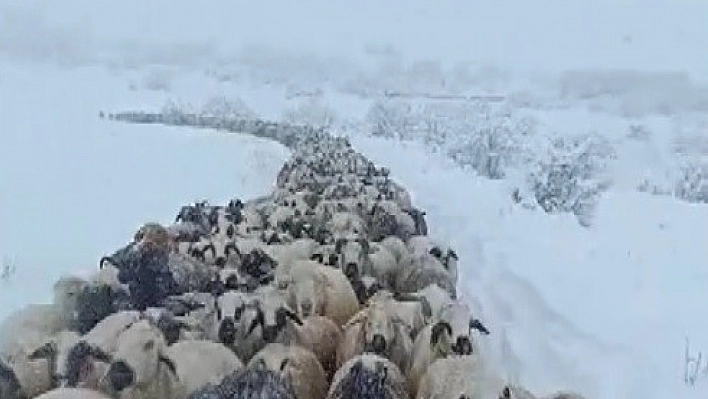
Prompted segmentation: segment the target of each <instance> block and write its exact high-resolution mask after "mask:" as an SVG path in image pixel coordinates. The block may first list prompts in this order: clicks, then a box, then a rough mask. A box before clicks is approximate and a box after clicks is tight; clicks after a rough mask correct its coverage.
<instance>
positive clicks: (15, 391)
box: [0, 357, 23, 399]
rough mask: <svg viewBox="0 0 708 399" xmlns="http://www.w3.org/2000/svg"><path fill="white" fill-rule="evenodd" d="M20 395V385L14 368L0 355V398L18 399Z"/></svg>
mask: <svg viewBox="0 0 708 399" xmlns="http://www.w3.org/2000/svg"><path fill="white" fill-rule="evenodd" d="M22 396H23V394H22V385H20V381H19V379H18V378H17V375H16V374H15V370H13V369H12V367H10V365H8V364H7V363H6V362H5V361H4V360H3V359H2V357H0V398H3V399H20V398H21V397H22Z"/></svg>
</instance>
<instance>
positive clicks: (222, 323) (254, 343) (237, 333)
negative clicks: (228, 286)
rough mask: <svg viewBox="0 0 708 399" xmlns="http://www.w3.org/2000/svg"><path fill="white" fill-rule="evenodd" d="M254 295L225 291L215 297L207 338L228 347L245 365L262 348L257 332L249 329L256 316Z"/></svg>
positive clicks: (261, 340)
mask: <svg viewBox="0 0 708 399" xmlns="http://www.w3.org/2000/svg"><path fill="white" fill-rule="evenodd" d="M255 298H256V295H254V294H247V293H242V292H236V291H228V292H225V293H223V294H222V295H220V296H218V297H217V300H216V314H215V318H216V322H215V323H214V327H213V329H212V330H211V332H210V333H209V335H208V337H210V338H211V339H214V340H216V341H218V342H220V343H222V344H224V345H226V346H227V347H229V348H230V349H231V350H232V351H234V353H236V355H237V356H238V358H239V359H241V360H242V361H244V362H248V361H249V360H250V359H251V357H253V355H254V354H255V353H256V352H258V350H259V349H260V348H262V347H263V346H264V345H265V342H264V341H263V338H262V336H261V334H260V331H253V330H254V329H255V327H254V328H253V329H251V326H252V325H253V323H254V321H255V320H256V319H257V317H258V309H257V307H256V305H255V304H254V301H255Z"/></svg>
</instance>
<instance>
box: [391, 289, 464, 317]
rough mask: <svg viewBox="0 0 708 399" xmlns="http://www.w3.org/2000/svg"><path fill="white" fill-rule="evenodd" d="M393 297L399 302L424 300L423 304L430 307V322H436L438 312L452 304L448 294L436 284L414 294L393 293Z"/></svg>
mask: <svg viewBox="0 0 708 399" xmlns="http://www.w3.org/2000/svg"><path fill="white" fill-rule="evenodd" d="M394 297H395V298H396V299H397V300H399V301H409V300H415V299H416V298H418V299H423V298H424V299H425V302H426V303H427V304H428V306H429V307H430V317H431V320H437V318H438V315H439V314H440V311H441V310H442V309H443V308H444V307H445V306H446V305H448V304H450V303H452V301H453V299H452V298H451V297H450V294H449V293H448V292H447V291H446V290H444V289H443V288H440V287H439V286H438V285H437V284H430V285H428V286H427V287H425V288H423V289H421V290H418V291H416V292H410V293H404V294H401V293H395V294H394Z"/></svg>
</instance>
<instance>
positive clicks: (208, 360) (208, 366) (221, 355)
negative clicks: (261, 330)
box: [165, 340, 243, 395]
mask: <svg viewBox="0 0 708 399" xmlns="http://www.w3.org/2000/svg"><path fill="white" fill-rule="evenodd" d="M165 355H166V356H167V357H168V358H169V359H171V360H172V362H173V363H174V365H175V366H176V370H177V378H178V379H179V381H180V382H181V383H182V385H183V386H184V388H185V390H186V394H187V395H189V394H191V393H192V392H194V391H196V390H197V389H199V388H201V387H203V386H204V385H206V384H219V383H221V381H222V380H223V379H224V378H225V377H226V376H228V375H230V374H233V373H235V372H237V371H239V370H241V369H242V368H243V363H242V362H241V360H240V359H239V358H238V357H237V356H236V355H235V354H234V353H233V352H232V351H230V350H229V349H228V348H227V347H225V346H224V345H222V344H220V343H216V342H211V341H203V340H191V341H181V342H177V343H175V344H173V345H170V346H169V347H167V349H166V350H165Z"/></svg>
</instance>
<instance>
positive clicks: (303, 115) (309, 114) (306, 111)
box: [283, 97, 337, 128]
mask: <svg viewBox="0 0 708 399" xmlns="http://www.w3.org/2000/svg"><path fill="white" fill-rule="evenodd" d="M283 120H284V121H285V122H287V123H291V124H297V125H311V126H314V127H318V128H331V127H332V126H333V125H334V124H335V123H336V121H337V113H336V112H335V111H334V109H332V108H331V107H329V106H328V105H326V104H324V103H322V101H321V100H320V99H319V98H317V97H311V98H306V99H305V100H304V101H298V102H297V103H296V104H295V106H293V107H291V108H289V109H287V110H285V112H284V113H283Z"/></svg>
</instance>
